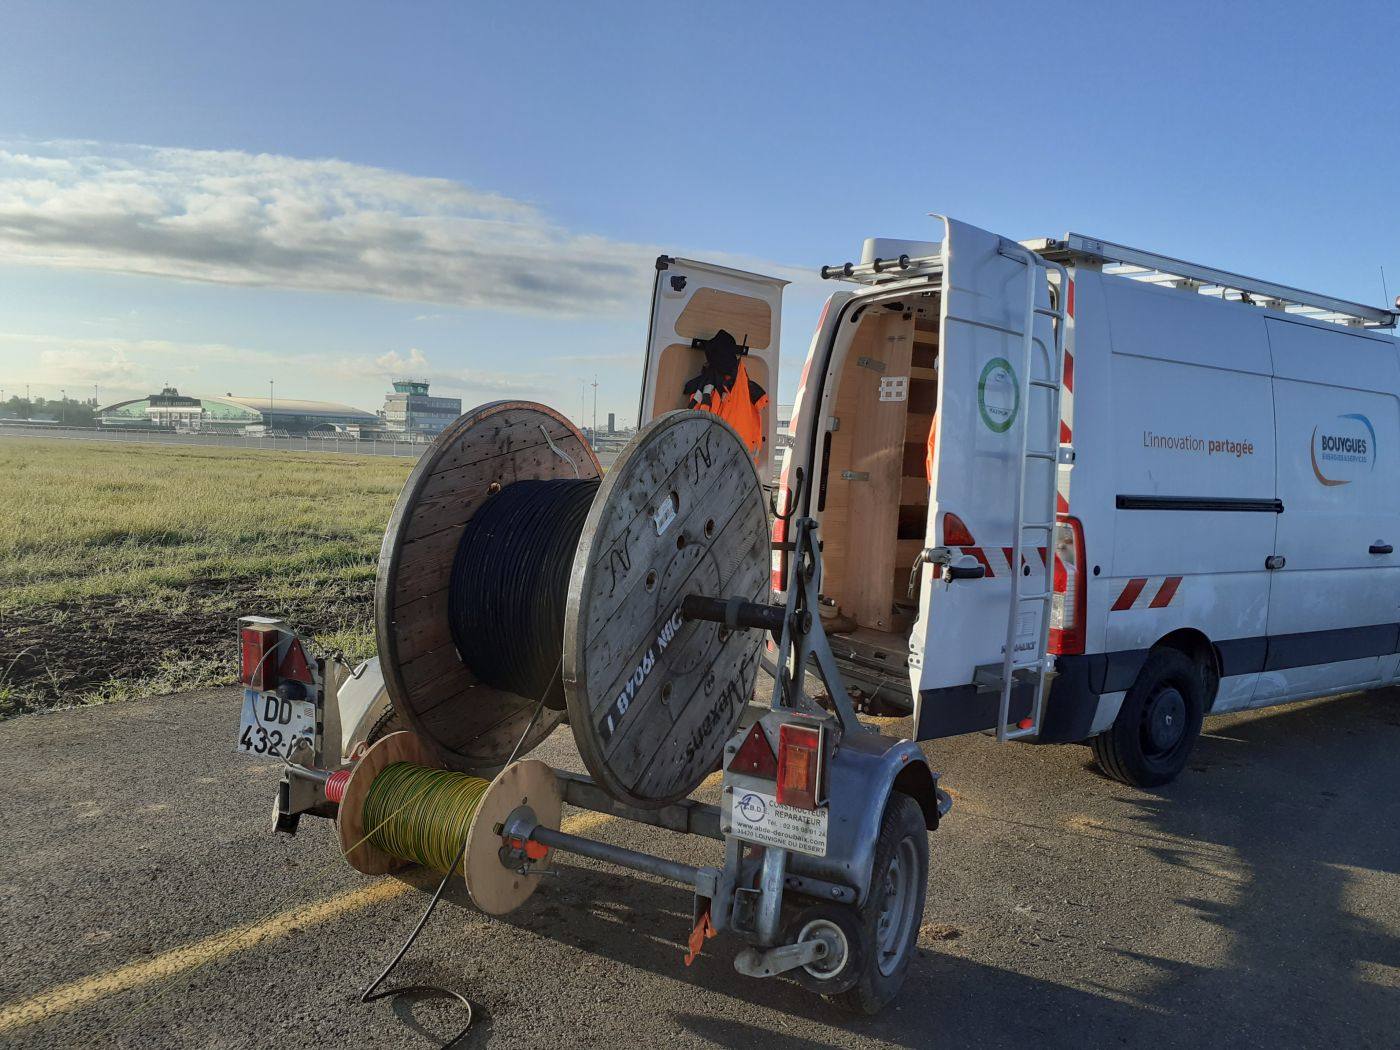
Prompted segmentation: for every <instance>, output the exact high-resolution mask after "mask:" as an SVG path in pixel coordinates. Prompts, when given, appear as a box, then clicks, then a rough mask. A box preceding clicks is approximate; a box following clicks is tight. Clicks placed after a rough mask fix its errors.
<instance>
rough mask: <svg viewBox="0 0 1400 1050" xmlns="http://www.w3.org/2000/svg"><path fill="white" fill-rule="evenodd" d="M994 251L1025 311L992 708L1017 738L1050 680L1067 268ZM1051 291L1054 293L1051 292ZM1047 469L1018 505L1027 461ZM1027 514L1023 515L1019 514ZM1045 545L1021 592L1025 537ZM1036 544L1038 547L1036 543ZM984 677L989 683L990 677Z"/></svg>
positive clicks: (1031, 724)
mask: <svg viewBox="0 0 1400 1050" xmlns="http://www.w3.org/2000/svg"><path fill="white" fill-rule="evenodd" d="M1001 254H1002V255H1005V256H1006V257H1007V258H1009V259H1015V260H1016V261H1018V262H1020V263H1022V264H1023V265H1024V266H1025V267H1026V312H1025V318H1024V321H1023V324H1022V331H1023V333H1024V335H1023V337H1022V343H1021V347H1022V354H1021V374H1020V377H1019V379H1020V390H1019V396H1020V399H1021V400H1020V403H1021V404H1022V405H1023V406H1025V407H1024V410H1023V411H1022V412H1021V428H1020V429H1021V454H1020V460H1019V463H1018V465H1017V470H1016V491H1015V510H1014V511H1013V513H1012V520H1013V521H1014V522H1015V523H1016V526H1015V528H1016V531H1015V533H1014V534H1013V540H1014V543H1013V544H1012V546H1013V548H1014V553H1013V556H1012V558H1011V559H1010V561H1011V602H1010V604H1009V606H1008V608H1007V612H1006V646H1005V648H1004V649H1003V651H1002V663H1001V674H1000V676H999V678H998V680H997V681H996V683H995V684H996V685H997V686H998V687H999V688H1000V691H1001V703H1000V706H999V708H998V712H999V713H998V716H997V739H998V740H1000V741H1006V740H1017V739H1020V738H1021V737H1028V736H1035V735H1036V734H1038V733H1039V732H1040V725H1041V722H1042V720H1043V718H1044V715H1045V698H1046V694H1047V693H1048V692H1049V688H1050V667H1051V660H1050V658H1049V657H1048V655H1047V654H1046V648H1047V647H1048V644H1049V640H1050V604H1051V599H1052V596H1053V595H1054V592H1055V574H1054V571H1053V566H1054V556H1055V527H1056V525H1055V494H1056V492H1057V490H1058V487H1057V484H1056V482H1057V481H1058V476H1059V466H1060V463H1061V462H1062V461H1064V460H1066V459H1067V458H1068V457H1071V456H1072V455H1073V451H1072V450H1071V449H1070V447H1069V446H1065V445H1061V444H1060V442H1059V436H1060V391H1061V389H1062V384H1063V382H1064V365H1065V300H1066V295H1067V290H1068V288H1069V275H1068V273H1067V272H1066V271H1065V268H1064V267H1063V266H1061V265H1060V264H1059V263H1057V262H1051V261H1049V260H1047V259H1044V258H1042V257H1040V256H1038V255H1036V254H1035V253H1033V252H1031V251H1028V250H1026V249H1025V248H1023V247H1021V246H1020V245H1018V244H1012V243H1011V242H1009V241H1007V242H1004V244H1003V246H1002V250H1001ZM1052 271H1053V272H1054V273H1057V274H1058V275H1059V286H1058V289H1056V288H1055V287H1054V286H1053V285H1052V287H1051V302H1052V303H1054V304H1055V305H1053V306H1050V307H1045V306H1037V305H1036V291H1037V290H1038V288H1039V287H1040V280H1041V275H1042V273H1043V274H1044V276H1045V279H1046V280H1047V281H1048V279H1049V275H1050V273H1051V272H1052ZM1057 293H1058V294H1057ZM1037 317H1049V318H1050V322H1051V327H1052V328H1053V330H1054V346H1053V347H1052V348H1049V354H1048V357H1049V367H1048V369H1047V373H1048V374H1047V375H1046V377H1045V378H1044V379H1036V378H1034V377H1033V375H1032V368H1033V367H1034V365H1035V354H1036V346H1037V343H1039V340H1037V339H1036V336H1035V322H1036V318H1037ZM1036 388H1040V389H1043V390H1046V391H1047V392H1048V393H1049V395H1050V404H1049V406H1048V408H1047V411H1046V419H1045V422H1046V430H1047V431H1048V433H1047V434H1046V435H1045V438H1044V441H1045V447H1037V446H1036V445H1033V444H1032V442H1031V415H1032V412H1031V392H1032V390H1034V389H1036ZM1033 467H1034V468H1036V469H1039V470H1043V471H1047V472H1048V473H1049V475H1050V477H1049V479H1048V481H1047V483H1046V484H1045V485H1044V486H1043V491H1044V492H1045V493H1046V500H1045V503H1044V504H1043V505H1041V506H1037V507H1034V508H1030V510H1029V511H1028V510H1027V507H1026V479H1027V477H1029V476H1030V475H1031V471H1032V468H1033ZM1028 514H1029V520H1028V518H1027V515H1028ZM1028 541H1029V546H1031V547H1032V548H1033V549H1034V548H1042V549H1043V550H1044V551H1045V573H1044V575H1043V576H1042V577H1041V579H1042V580H1043V581H1044V583H1043V584H1042V585H1041V589H1040V590H1038V591H1035V592H1034V593H1031V594H1023V593H1022V591H1021V581H1022V580H1024V579H1025V574H1024V573H1023V572H1022V571H1021V560H1022V558H1023V557H1024V556H1025V550H1026V547H1027V545H1028ZM1042 544H1043V547H1042ZM1035 605H1039V606H1040V616H1039V618H1038V620H1037V624H1038V626H1037V629H1036V632H1035V643H1034V648H1033V649H1032V650H1031V651H1030V652H1029V653H1026V654H1024V655H1022V656H1019V657H1018V656H1017V653H1016V642H1017V640H1018V638H1019V637H1020V631H1019V628H1020V624H1021V613H1022V610H1023V607H1026V606H1035ZM1027 680H1029V681H1030V682H1031V683H1032V684H1033V685H1034V687H1035V689H1034V694H1033V698H1032V701H1031V714H1030V716H1029V717H1027V718H1024V719H1022V720H1021V721H1020V722H1018V723H1016V724H1015V725H1012V724H1011V722H1010V719H1011V693H1012V691H1013V690H1014V689H1015V687H1016V685H1017V684H1018V683H1019V682H1022V681H1027ZM986 684H991V683H990V682H988V683H986Z"/></svg>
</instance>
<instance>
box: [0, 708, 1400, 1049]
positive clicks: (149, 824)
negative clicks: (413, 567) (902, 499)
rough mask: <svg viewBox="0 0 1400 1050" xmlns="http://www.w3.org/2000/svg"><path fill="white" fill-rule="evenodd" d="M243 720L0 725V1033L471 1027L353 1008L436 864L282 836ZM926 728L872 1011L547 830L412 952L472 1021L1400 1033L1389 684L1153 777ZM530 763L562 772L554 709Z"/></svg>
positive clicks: (862, 1029) (1247, 1034) (661, 837)
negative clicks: (900, 973)
mask: <svg viewBox="0 0 1400 1050" xmlns="http://www.w3.org/2000/svg"><path fill="white" fill-rule="evenodd" d="M237 719H238V693H237V692H236V691H234V690H228V689H220V690H209V691H203V692H198V693H191V694H183V695H179V696H171V697H164V698H161V699H158V700H152V701H141V702H130V703H120V704H112V705H109V706H105V707H97V708H88V709H80V710H70V711H59V712H51V713H43V714H34V715H26V716H24V717H21V718H16V719H13V720H11V721H9V722H5V723H2V724H0V784H3V792H4V794H3V798H4V802H5V805H4V814H5V821H4V825H3V832H2V833H0V845H2V846H3V851H0V855H2V856H3V858H4V862H3V868H0V945H3V946H4V951H3V954H0V1045H4V1046H23V1047H69V1046H74V1045H115V1046H122V1047H157V1046H158V1047H166V1046H180V1047H215V1046H217V1047H252V1046H258V1047H263V1046H268V1047H286V1046H292V1045H297V1046H303V1047H309V1048H322V1047H325V1048H330V1047H354V1046H374V1047H412V1048H421V1047H430V1046H434V1045H436V1041H437V1040H440V1039H442V1038H445V1037H446V1036H447V1035H449V1034H450V1033H451V1032H452V1031H453V1030H454V1027H455V1026H456V1025H457V1024H459V1022H460V1020H461V1013H460V1012H459V1009H458V1008H457V1007H454V1006H453V1005H452V1004H450V1003H448V1002H446V1001H442V1000H434V999H419V1000H399V1001H396V1002H392V1003H390V1002H378V1003H373V1004H370V1005H360V1004H359V1003H357V1001H356V997H357V993H358V990H359V989H360V988H362V987H363V986H364V985H365V984H366V983H367V982H368V981H369V980H370V979H372V978H373V977H374V975H375V974H376V973H377V972H378V969H379V968H380V967H381V966H382V965H383V963H384V962H385V961H386V960H387V957H388V956H389V954H390V953H391V952H392V951H393V950H394V949H395V948H396V947H397V945H398V943H399V942H400V941H401V940H402V938H403V937H404V936H405V935H406V934H407V933H408V931H409V929H410V928H411V927H412V924H413V923H414V922H415V921H416V919H417V917H418V915H419V913H420V911H421V909H422V907H423V906H424V905H425V904H426V902H427V895H428V892H429V890H430V889H431V886H432V885H433V883H434V881H435V880H434V879H433V878H431V877H430V876H427V875H425V874H421V873H420V874H416V875H412V874H411V875H409V876H407V877H406V878H404V879H398V878H394V877H385V878H380V879H372V878H368V877H366V876H362V875H359V874H357V873H355V872H354V871H352V870H350V869H349V868H348V867H347V866H345V865H344V864H343V863H341V862H340V860H339V854H338V850H337V849H336V846H335V839H334V833H333V829H332V828H331V826H330V825H329V824H327V823H326V822H324V821H318V820H314V819H306V820H304V821H303V823H302V831H301V833H300V834H299V835H297V836H296V837H295V838H285V837H280V836H276V835H274V834H272V833H271V831H270V820H269V810H270V805H271V799H272V793H273V786H274V784H275V783H276V780H277V769H276V766H275V765H274V764H272V763H269V762H266V761H261V760H256V759H250V758H247V757H244V756H242V755H238V754H235V753H234V751H233V738H234V727H235V724H236V722H237ZM890 728H891V729H894V730H895V731H898V729H899V728H900V725H899V724H898V723H890ZM926 748H927V753H928V754H929V756H930V759H931V762H932V764H933V765H934V768H936V769H938V770H940V771H941V772H942V773H943V775H944V780H943V783H944V785H945V786H946V787H949V788H951V789H952V791H953V792H954V794H955V797H956V800H955V806H954V810H953V812H952V814H951V815H950V816H949V817H948V818H947V819H946V820H945V821H944V824H943V826H942V828H940V829H939V830H938V831H937V832H936V833H934V835H933V836H932V865H931V874H930V880H929V894H928V905H927V910H926V912H925V915H924V926H923V930H922V933H921V940H920V944H921V949H920V953H919V956H918V958H917V959H916V960H915V961H914V964H913V966H912V969H911V972H910V975H909V980H908V983H907V984H906V986H905V989H904V992H903V993H902V995H901V996H900V998H899V999H898V1000H896V1002H895V1003H894V1004H893V1005H892V1006H891V1007H890V1008H889V1009H887V1010H886V1011H885V1012H884V1013H883V1014H881V1015H880V1016H878V1017H875V1018H865V1019H852V1018H850V1017H848V1016H846V1015H843V1014H841V1013H839V1012H837V1011H836V1010H835V1009H834V1008H832V1007H830V1006H829V1005H827V1004H826V1003H824V1002H823V1001H821V1000H820V999H817V998H815V997H813V996H811V995H809V994H808V993H807V992H804V991H803V990H801V989H800V988H798V987H797V986H796V985H795V984H793V983H791V982H789V981H786V980H783V979H775V980H770V981H757V980H753V979H749V978H745V977H741V976H740V975H738V974H737V973H736V972H735V971H734V969H733V966H732V961H733V956H734V953H735V951H736V950H737V948H738V947H739V945H738V943H737V942H736V941H734V940H732V939H727V938H725V937H723V936H721V937H720V938H717V939H715V940H713V941H710V942H709V943H708V945H707V946H706V948H705V952H704V954H703V955H702V957H701V958H700V959H699V960H698V961H697V962H696V964H695V965H694V966H693V967H691V968H689V969H687V968H686V967H685V966H684V965H683V964H682V955H683V952H684V944H685V938H686V935H687V933H688V932H689V924H690V923H689V920H690V899H689V895H688V892H687V891H685V890H683V889H681V888H678V887H674V886H672V885H669V884H664V883H661V882H658V881H655V880H651V879H648V878H644V877H640V876H637V875H633V874H630V873H626V872H620V871H616V870H613V869H608V868H606V867H604V866H601V865H595V864H593V863H591V862H588V861H583V860H574V859H568V858H561V859H560V860H559V861H558V867H559V868H560V870H561V875H560V876H559V877H558V878H551V879H548V880H546V881H545V883H544V885H542V886H541V888H540V889H539V891H538V892H537V893H536V894H535V895H534V897H532V898H531V900H530V901H529V902H527V903H526V904H525V905H524V906H523V907H522V908H520V909H519V910H518V911H516V912H514V913H512V914H511V915H509V916H506V917H505V918H502V919H492V918H488V917H486V916H483V915H481V914H480V913H478V912H476V911H475V910H473V908H472V907H471V904H470V903H469V901H468V900H467V898H466V895H465V891H464V890H462V889H461V888H460V886H459V887H457V888H455V889H454V891H452V892H451V893H450V894H449V896H448V898H447V899H446V900H445V901H444V903H443V905H442V907H441V908H440V909H439V911H438V913H437V914H436V915H435V916H434V918H433V921H432V923H431V925H430V926H429V927H428V929H427V931H426V932H425V933H424V935H423V936H422V938H420V940H419V942H418V944H417V945H416V946H415V948H414V949H413V951H412V953H411V954H410V956H409V957H408V960H407V962H406V964H405V966H404V968H403V971H402V972H401V975H400V976H401V977H402V978H403V979H405V980H412V981H420V982H429V983H433V984H440V985H447V986H450V987H453V988H457V989H460V990H461V991H462V992H463V993H465V994H466V995H467V996H469V997H470V998H471V1000H472V1001H473V1002H474V1003H475V1004H476V1009H477V1020H476V1025H475V1027H474V1030H473V1032H472V1034H471V1035H470V1036H469V1037H468V1039H467V1040H466V1041H465V1043H464V1045H465V1046H468V1047H484V1046H494V1047H517V1046H530V1047H535V1046H541V1047H543V1046H551V1047H552V1046H569V1047H573V1046H609V1047H623V1046H634V1045H647V1046H663V1045H664V1046H708V1045H721V1046H763V1047H765V1048H767V1047H773V1048H778V1050H785V1048H788V1047H798V1046H842V1047H845V1046H853V1047H854V1046H861V1047H864V1046H898V1047H1003V1046H1004V1047H1022V1046H1025V1047H1031V1046H1034V1047H1076V1048H1081V1047H1086V1046H1087V1047H1109V1046H1126V1047H1138V1046H1143V1047H1154V1048H1157V1047H1199V1046H1207V1045H1216V1046H1227V1045H1228V1046H1258V1047H1271V1048H1277V1047H1310V1046H1326V1047H1330V1048H1342V1047H1394V1046H1396V1045H1397V1044H1400V760H1397V755H1400V692H1396V691H1393V690H1392V691H1384V692H1378V693H1371V694H1364V695H1351V696H1346V697H1340V698H1334V699H1329V700H1324V701H1313V702H1308V703H1304V704H1297V705H1292V706H1288V707H1283V708H1276V709H1271V710H1265V711H1258V712H1247V713H1243V714H1238V715H1232V716H1226V717H1222V718H1219V719H1213V720H1209V721H1208V722H1207V726H1206V735H1205V736H1204V737H1203V739H1202V740H1201V742H1200V743H1199V745H1198V746H1197V749H1196V752H1195V754H1194V756H1193V760H1192V763H1191V766H1192V768H1191V769H1190V771H1189V772H1188V773H1187V774H1186V775H1185V776H1184V777H1183V778H1182V779H1181V780H1180V781H1179V782H1178V783H1177V784H1174V785H1171V786H1169V787H1167V788H1164V789H1161V790H1157V791H1138V790H1134V789H1131V788H1127V787H1124V786H1122V785H1120V784H1117V783H1114V782H1112V781H1109V780H1107V779H1105V778H1104V777H1102V776H1100V775H1099V774H1098V773H1097V772H1096V771H1095V769H1094V767H1093V764H1092V762H1091V761H1090V753H1089V751H1088V749H1087V748H1083V747H1079V746H1061V747H1033V746H1027V745H997V744H996V743H995V742H993V741H991V740H988V739H986V738H984V737H981V736H973V737H965V738H959V739H955V740H947V741H940V742H937V743H935V744H931V745H926ZM535 757H539V758H542V759H544V760H546V761H548V762H551V763H553V764H555V765H559V766H563V767H566V768H574V769H581V764H580V762H579V760H578V757H577V754H576V752H575V751H574V748H573V745H572V741H571V740H570V738H569V737H568V735H567V730H565V731H563V732H560V733H557V734H555V736H554V737H553V738H551V740H549V741H548V742H547V743H546V744H545V745H544V746H543V747H541V748H540V749H538V750H537V751H536V752H535ZM716 792H717V788H716V787H715V786H713V785H712V786H710V787H708V788H706V789H704V790H702V792H701V797H709V798H710V799H711V800H713V796H714V794H715V793H716ZM567 818H568V821H570V822H571V823H570V824H568V825H567V826H570V827H571V828H572V829H573V830H576V831H579V832H580V833H584V834H589V835H595V836H598V837H601V838H604V839H606V840H608V841H611V842H616V843H619V844H623V845H627V846H631V847H633V848H637V849H647V850H651V851H654V852H663V853H665V854H667V855H669V856H673V857H675V858H677V859H680V860H684V861H687V862H690V863H696V864H702V863H716V862H717V858H718V848H717V845H716V844H715V843H712V842H708V841H704V840H691V839H687V838H685V837H683V836H678V835H674V834H671V833H668V832H663V831H657V830H655V829H651V828H646V827H642V826H637V825H629V824H626V823H624V822H621V821H617V820H610V819H605V818H599V817H597V816H596V815H593V814H580V813H578V812H577V811H570V812H569V813H568V814H567Z"/></svg>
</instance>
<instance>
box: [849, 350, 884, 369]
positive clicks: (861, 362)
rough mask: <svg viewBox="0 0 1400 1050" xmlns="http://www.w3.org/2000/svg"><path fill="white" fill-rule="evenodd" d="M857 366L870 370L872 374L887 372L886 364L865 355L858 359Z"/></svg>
mask: <svg viewBox="0 0 1400 1050" xmlns="http://www.w3.org/2000/svg"><path fill="white" fill-rule="evenodd" d="M856 364H857V365H858V366H860V367H861V368H868V369H870V371H872V372H883V371H884V370H885V362H883V361H880V360H878V359H876V358H874V357H869V356H867V355H865V354H862V355H861V356H860V357H857V358H856Z"/></svg>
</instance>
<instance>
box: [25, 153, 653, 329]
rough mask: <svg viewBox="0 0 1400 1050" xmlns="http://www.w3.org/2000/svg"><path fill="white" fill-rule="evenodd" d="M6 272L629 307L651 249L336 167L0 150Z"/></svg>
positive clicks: (407, 180)
mask: <svg viewBox="0 0 1400 1050" xmlns="http://www.w3.org/2000/svg"><path fill="white" fill-rule="evenodd" d="M0 253H3V254H4V255H5V256H6V257H7V258H8V260H9V261H12V262H15V261H18V262H28V263H35V264H41V265H46V266H57V267H76V268H83V269H93V270H105V271H110V272H116V273H128V274H148V275H157V276H162V277H172V278H182V279H187V280H198V281H211V282H216V283H222V284H234V285H265V286H276V287H284V288H297V289H309V290H318V291H331V292H353V293H361V294H371V295H381V296H387V297H390V298H394V299H407V300H415V301H422V302H431V303H441V304H446V305H451V306H458V307H478V308H492V309H506V310H536V309H539V310H543V309H548V310H550V311H555V312H558V311H564V312H572V313H609V312H616V311H618V310H619V309H621V308H623V307H624V306H625V307H626V308H629V309H632V308H636V307H637V305H638V303H639V302H640V303H642V305H643V306H644V302H645V294H646V291H647V289H648V287H649V284H650V277H649V274H650V270H651V260H652V259H653V258H655V256H656V254H657V253H656V250H655V249H654V248H651V247H647V246H643V245H636V244H623V243H619V242H615V241H610V240H607V239H606V238H602V237H597V236H590V235H585V234H579V233H575V232H572V231H569V230H566V229H564V228H562V227H560V226H558V225H557V224H555V223H553V222H551V221H550V220H549V219H548V218H547V217H546V216H545V215H544V214H543V213H541V212H540V211H539V210H538V209H537V208H535V207H534V206H533V205H531V204H528V203H525V202H522V201H517V200H512V199H510V198H508V197H504V196H501V195H499V194H494V193H487V192H482V191H478V190H474V189H471V188H469V187H467V186H464V185H462V184H460V183H457V182H453V181H451V180H448V179H437V178H426V177H422V176H416V175H407V174H403V173H401V172H395V171H388V170H385V169H382V168H373V167H368V166H365V165H358V164H349V163H345V162H343V161H337V160H301V159H297V158H292V157H282V156H272V155H267V154H258V155H255V154H250V153H242V152H237V151H213V150H189V149H158V148H154V147H148V146H102V145H98V144H95V143H44V144H41V145H32V144H31V145H29V146H27V147H25V151H24V152H19V151H16V150H4V149H0Z"/></svg>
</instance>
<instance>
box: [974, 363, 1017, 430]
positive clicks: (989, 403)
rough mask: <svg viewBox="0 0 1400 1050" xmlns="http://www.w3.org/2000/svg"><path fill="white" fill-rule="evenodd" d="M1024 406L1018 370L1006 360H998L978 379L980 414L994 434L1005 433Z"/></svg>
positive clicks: (987, 367) (988, 365)
mask: <svg viewBox="0 0 1400 1050" xmlns="http://www.w3.org/2000/svg"><path fill="white" fill-rule="evenodd" d="M1020 407H1021V385H1020V384H1019V383H1017V382H1016V370H1015V369H1014V368H1012V367H1011V362H1010V361H1008V360H1007V359H1006V358H1004V357H994V358H992V359H991V360H990V361H988V362H987V364H986V367H984V368H983V369H982V375H981V376H980V377H979V378H978V380H977V413H978V415H980V416H981V417H982V422H983V423H984V424H986V426H987V429H988V430H990V431H991V432H992V433H994V434H1005V433H1006V432H1007V431H1008V430H1010V429H1011V424H1012V423H1014V422H1016V412H1017V410H1018V409H1020Z"/></svg>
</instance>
